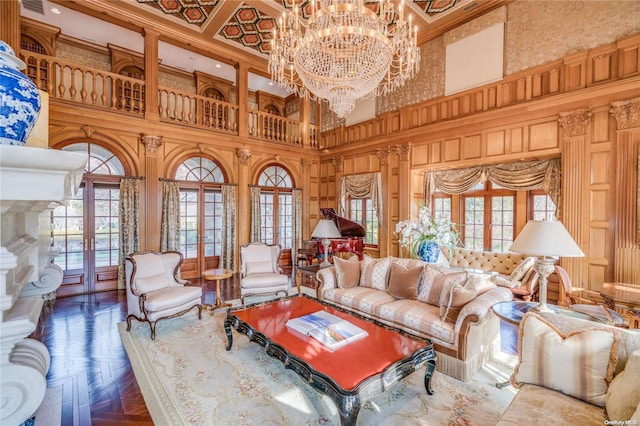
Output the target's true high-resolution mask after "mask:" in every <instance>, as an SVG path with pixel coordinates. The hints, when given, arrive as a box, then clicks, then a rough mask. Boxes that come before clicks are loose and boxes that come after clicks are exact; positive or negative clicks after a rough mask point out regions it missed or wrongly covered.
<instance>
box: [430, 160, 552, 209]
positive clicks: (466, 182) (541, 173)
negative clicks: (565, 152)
mask: <svg viewBox="0 0 640 426" xmlns="http://www.w3.org/2000/svg"><path fill="white" fill-rule="evenodd" d="M487 180H489V181H490V182H493V183H495V184H496V185H500V186H502V187H503V188H506V189H510V190H512V191H520V190H524V191H526V190H531V189H538V188H542V189H544V190H545V191H546V192H547V194H549V197H550V198H551V200H552V201H553V202H554V204H555V205H556V218H558V219H559V218H560V206H561V194H560V159H559V158H553V159H550V160H540V161H526V162H519V163H507V164H494V165H490V166H477V167H470V168H466V169H455V170H440V171H435V172H427V173H425V175H424V191H423V192H424V203H425V205H426V206H428V207H430V204H431V195H433V193H434V192H435V191H436V189H439V190H440V191H442V192H444V193H446V194H462V193H464V192H467V191H468V190H470V189H471V188H473V187H474V186H476V185H477V184H478V183H480V182H485V181H487Z"/></svg>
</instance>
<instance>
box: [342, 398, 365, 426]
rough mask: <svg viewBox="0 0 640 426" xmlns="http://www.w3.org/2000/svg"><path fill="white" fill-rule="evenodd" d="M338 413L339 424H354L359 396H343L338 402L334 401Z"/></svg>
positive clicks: (352, 425) (356, 418) (358, 405)
mask: <svg viewBox="0 0 640 426" xmlns="http://www.w3.org/2000/svg"><path fill="white" fill-rule="evenodd" d="M336 405H337V406H338V413H340V424H341V425H342V426H355V424H356V420H358V413H359V412H360V398H358V397H357V396H349V397H343V398H342V399H341V401H340V402H338V401H336Z"/></svg>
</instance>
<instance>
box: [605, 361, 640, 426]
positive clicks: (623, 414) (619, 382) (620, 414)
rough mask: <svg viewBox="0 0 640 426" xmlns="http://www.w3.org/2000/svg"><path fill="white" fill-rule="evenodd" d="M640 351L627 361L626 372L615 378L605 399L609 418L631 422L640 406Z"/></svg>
mask: <svg viewBox="0 0 640 426" xmlns="http://www.w3.org/2000/svg"><path fill="white" fill-rule="evenodd" d="M638 377H640V351H635V352H633V353H632V354H631V356H630V357H629V359H627V364H626V365H625V367H624V370H623V371H622V372H621V373H619V374H618V375H617V376H616V377H614V378H613V380H612V381H611V384H610V385H609V390H608V391H607V396H606V397H605V405H606V407H607V417H609V419H611V420H629V419H631V416H633V413H634V411H635V410H636V408H637V407H638V404H640V381H639V380H638Z"/></svg>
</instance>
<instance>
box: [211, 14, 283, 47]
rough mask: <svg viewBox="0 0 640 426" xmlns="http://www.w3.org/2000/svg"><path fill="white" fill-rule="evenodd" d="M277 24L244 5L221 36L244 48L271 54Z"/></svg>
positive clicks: (223, 28)
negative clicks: (274, 29)
mask: <svg viewBox="0 0 640 426" xmlns="http://www.w3.org/2000/svg"><path fill="white" fill-rule="evenodd" d="M275 25H276V22H275V19H273V18H272V17H270V16H267V15H265V14H263V13H262V12H260V11H259V10H258V9H256V8H255V7H251V6H248V5H246V4H242V5H241V6H240V7H239V8H238V9H237V10H236V11H235V13H234V14H233V16H232V17H231V19H229V21H228V22H227V23H226V24H225V25H224V27H222V30H220V35H221V36H222V37H224V38H225V39H227V40H232V41H235V42H236V43H240V44H242V45H243V46H244V47H247V48H250V49H253V50H256V51H258V52H260V53H263V54H269V51H270V50H271V36H272V33H273V28H274V27H275Z"/></svg>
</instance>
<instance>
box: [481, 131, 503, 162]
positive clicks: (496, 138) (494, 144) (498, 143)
mask: <svg viewBox="0 0 640 426" xmlns="http://www.w3.org/2000/svg"><path fill="white" fill-rule="evenodd" d="M506 152H507V147H506V138H505V131H504V130H500V131H497V132H488V133H487V149H486V155H487V157H494V156H497V155H504V154H505V153H506Z"/></svg>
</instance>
